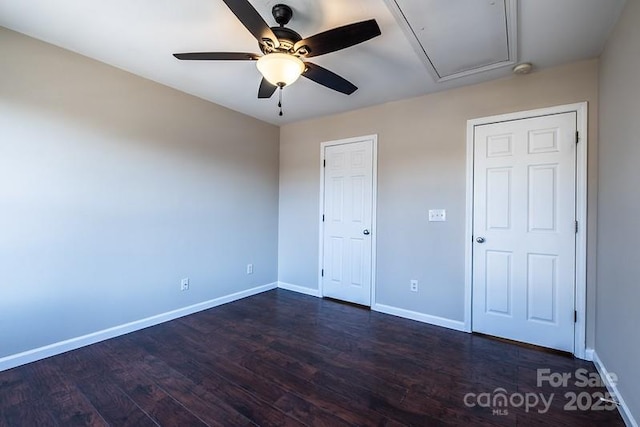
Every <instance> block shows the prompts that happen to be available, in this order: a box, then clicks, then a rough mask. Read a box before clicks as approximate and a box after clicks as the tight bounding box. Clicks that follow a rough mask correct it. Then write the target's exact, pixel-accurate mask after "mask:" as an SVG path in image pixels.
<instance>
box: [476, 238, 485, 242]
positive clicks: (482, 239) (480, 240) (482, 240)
mask: <svg viewBox="0 0 640 427" xmlns="http://www.w3.org/2000/svg"><path fill="white" fill-rule="evenodd" d="M476 242H478V243H484V237H478V238H477V239H476Z"/></svg>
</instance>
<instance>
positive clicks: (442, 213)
mask: <svg viewBox="0 0 640 427" xmlns="http://www.w3.org/2000/svg"><path fill="white" fill-rule="evenodd" d="M446 220H447V211H446V210H445V209H429V221H431V222H434V221H446Z"/></svg>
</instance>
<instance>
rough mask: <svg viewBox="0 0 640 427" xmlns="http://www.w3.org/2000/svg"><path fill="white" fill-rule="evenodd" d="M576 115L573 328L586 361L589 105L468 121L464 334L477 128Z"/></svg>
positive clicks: (467, 322)
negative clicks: (507, 122) (577, 136)
mask: <svg viewBox="0 0 640 427" xmlns="http://www.w3.org/2000/svg"><path fill="white" fill-rule="evenodd" d="M572 112H575V113H576V120H577V121H576V129H577V130H578V135H579V143H578V144H577V151H576V219H577V221H578V224H579V227H578V233H577V234H576V265H575V267H576V274H575V278H576V279H575V280H576V283H575V286H576V290H575V310H576V312H577V320H576V324H575V329H574V353H573V354H574V355H575V356H576V357H578V358H580V359H586V354H585V352H586V326H587V324H586V311H587V306H586V301H587V147H588V144H587V139H588V138H587V137H588V134H587V112H588V107H587V103H586V102H580V103H576V104H568V105H560V106H556V107H550V108H541V109H537V110H529V111H519V112H516V113H510V114H501V115H497V116H491V117H482V118H478V119H472V120H468V121H467V190H466V197H467V200H466V224H465V291H464V299H465V310H464V328H465V331H467V332H471V331H472V324H471V315H472V313H471V307H472V300H471V298H472V287H473V165H474V159H473V154H474V150H473V148H474V139H475V127H476V126H481V125H486V124H492V123H500V122H506V121H512V120H521V119H528V118H533V117H540V116H548V115H553V114H562V113H572Z"/></svg>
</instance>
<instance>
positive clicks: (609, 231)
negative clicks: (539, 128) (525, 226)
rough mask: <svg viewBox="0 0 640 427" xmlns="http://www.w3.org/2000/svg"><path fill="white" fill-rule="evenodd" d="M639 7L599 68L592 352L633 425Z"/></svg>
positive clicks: (624, 21) (634, 4)
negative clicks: (612, 377)
mask: <svg viewBox="0 0 640 427" xmlns="http://www.w3.org/2000/svg"><path fill="white" fill-rule="evenodd" d="M639 23H640V1H637V0H633V1H628V2H627V5H626V7H625V9H624V11H623V13H622V17H621V19H620V22H619V23H618V25H617V27H616V29H615V30H614V32H613V34H612V35H611V37H610V39H609V41H608V43H607V46H606V48H605V51H604V53H603V54H602V58H601V66H600V70H601V71H600V109H601V111H602V113H601V115H600V141H601V142H602V143H601V144H600V151H599V163H600V174H599V187H600V194H599V198H598V293H597V312H596V321H597V326H596V344H595V349H596V352H597V354H598V357H599V358H600V359H601V360H602V362H603V364H604V366H605V367H606V368H607V369H608V370H609V371H610V372H614V373H615V374H616V375H617V376H618V378H619V382H618V388H619V390H620V393H621V395H622V397H623V399H624V400H625V401H626V403H627V405H628V407H629V409H630V411H631V413H632V414H633V417H634V418H635V419H636V422H640V332H639V330H638V325H640V309H639V308H638V304H639V303H640V246H639V245H640V190H639V189H638V186H639V185H640V54H639V53H640V26H639V25H638V24H639Z"/></svg>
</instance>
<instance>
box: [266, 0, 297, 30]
mask: <svg viewBox="0 0 640 427" xmlns="http://www.w3.org/2000/svg"><path fill="white" fill-rule="evenodd" d="M271 14H272V15H273V18H274V19H275V20H276V22H277V23H278V25H280V26H281V27H284V26H285V25H287V24H288V23H289V21H290V20H291V18H292V17H293V10H291V8H290V7H289V6H287V5H286V4H277V5H275V6H273V8H272V9H271Z"/></svg>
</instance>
